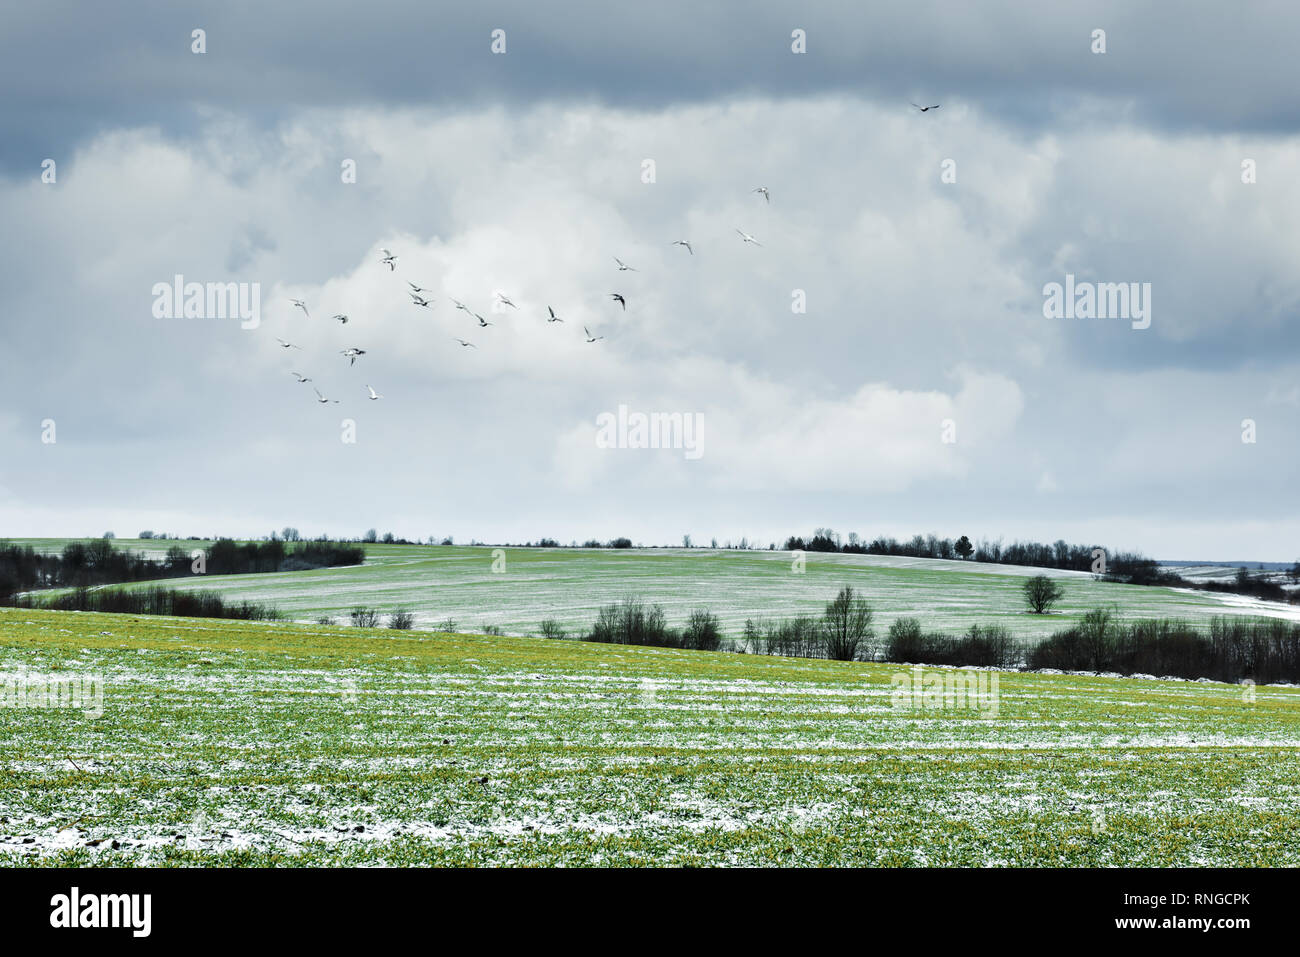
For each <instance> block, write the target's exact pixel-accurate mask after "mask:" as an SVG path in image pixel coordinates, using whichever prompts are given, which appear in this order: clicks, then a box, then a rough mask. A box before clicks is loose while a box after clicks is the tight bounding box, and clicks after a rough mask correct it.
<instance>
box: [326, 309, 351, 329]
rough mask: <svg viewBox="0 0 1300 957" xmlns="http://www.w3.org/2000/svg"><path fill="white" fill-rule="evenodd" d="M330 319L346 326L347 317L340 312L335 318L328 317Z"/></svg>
mask: <svg viewBox="0 0 1300 957" xmlns="http://www.w3.org/2000/svg"><path fill="white" fill-rule="evenodd" d="M330 318H331V319H337V320H338V321H339V322H340V323H341V324H342V325H345V326H346V325H347V324H348V317H347V316H345V315H343V313H341V312H340V313H339V314H338V315H337V316H330Z"/></svg>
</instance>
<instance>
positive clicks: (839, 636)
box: [822, 585, 873, 661]
mask: <svg viewBox="0 0 1300 957" xmlns="http://www.w3.org/2000/svg"><path fill="white" fill-rule="evenodd" d="M871 619H872V611H871V606H870V605H868V604H867V602H866V600H865V599H863V598H860V597H858V596H857V595H854V594H853V589H852V588H851V587H850V586H848V585H845V586H844V587H843V588H841V589H840V593H839V594H838V595H836V596H835V600H834V601H832V602H830V603H829V604H828V605H827V606H826V614H825V615H823V616H822V631H823V634H824V635H825V639H826V657H827V658H830V659H831V660H832V661H853V660H854V659H855V658H856V657H857V656H858V647H859V646H860V645H862V644H863V643H864V642H867V641H870V640H871V638H872V636H873V632H872V630H871Z"/></svg>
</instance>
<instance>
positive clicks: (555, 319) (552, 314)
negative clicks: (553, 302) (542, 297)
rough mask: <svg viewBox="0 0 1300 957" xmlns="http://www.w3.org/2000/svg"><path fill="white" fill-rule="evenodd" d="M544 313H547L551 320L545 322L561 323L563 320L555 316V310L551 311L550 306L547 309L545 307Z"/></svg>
mask: <svg viewBox="0 0 1300 957" xmlns="http://www.w3.org/2000/svg"><path fill="white" fill-rule="evenodd" d="M546 311H547V312H549V313H550V314H551V318H549V319H547V320H546V321H547V322H563V321H564V320H563V319H561V318H560V317H559V316H557V315H556V314H555V310H554V309H552V308H551V307H550V306H547V307H546Z"/></svg>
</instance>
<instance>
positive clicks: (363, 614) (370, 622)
mask: <svg viewBox="0 0 1300 957" xmlns="http://www.w3.org/2000/svg"><path fill="white" fill-rule="evenodd" d="M348 617H349V618H350V619H351V620H352V625H353V627H355V628H378V627H379V609H378V608H366V607H365V606H364V605H359V606H357V607H356V608H353V609H352V611H351V612H350V613H349V614H348Z"/></svg>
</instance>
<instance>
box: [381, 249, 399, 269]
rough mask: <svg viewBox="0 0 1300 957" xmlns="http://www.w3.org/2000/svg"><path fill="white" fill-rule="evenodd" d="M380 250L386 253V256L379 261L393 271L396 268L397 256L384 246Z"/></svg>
mask: <svg viewBox="0 0 1300 957" xmlns="http://www.w3.org/2000/svg"><path fill="white" fill-rule="evenodd" d="M379 251H380V252H381V253H383V254H384V257H383V258H382V259H380V260H379V261H380V262H381V263H383V264H384V265H386V266H387V267H388V271H389V272H392V271H393V270H394V269H396V268H397V257H396V256H394V255H393V254H392V253H390V252H389V251H388V250H387V249H384V248H382V247H381V248H380V250H379Z"/></svg>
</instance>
